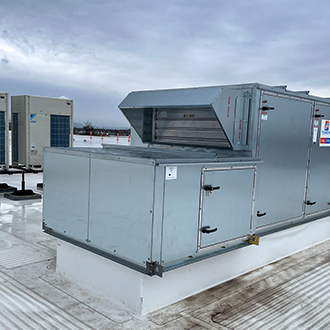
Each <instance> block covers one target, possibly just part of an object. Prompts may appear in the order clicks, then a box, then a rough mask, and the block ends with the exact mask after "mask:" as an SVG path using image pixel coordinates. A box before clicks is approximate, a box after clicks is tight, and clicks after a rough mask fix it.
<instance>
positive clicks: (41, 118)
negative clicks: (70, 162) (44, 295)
mask: <svg viewBox="0 0 330 330" xmlns="http://www.w3.org/2000/svg"><path fill="white" fill-rule="evenodd" d="M11 118H12V164H13V166H24V167H26V168H27V169H38V168H39V169H40V168H42V167H43V147H71V146H72V141H73V100H68V99H60V98H49V97H39V96H30V95H21V96H12V97H11Z"/></svg>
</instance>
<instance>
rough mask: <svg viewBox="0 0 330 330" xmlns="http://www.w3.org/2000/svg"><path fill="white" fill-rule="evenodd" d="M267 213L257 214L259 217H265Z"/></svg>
mask: <svg viewBox="0 0 330 330" xmlns="http://www.w3.org/2000/svg"><path fill="white" fill-rule="evenodd" d="M266 214H267V213H266V212H264V213H260V212H259V211H258V212H257V217H263V216H265V215H266Z"/></svg>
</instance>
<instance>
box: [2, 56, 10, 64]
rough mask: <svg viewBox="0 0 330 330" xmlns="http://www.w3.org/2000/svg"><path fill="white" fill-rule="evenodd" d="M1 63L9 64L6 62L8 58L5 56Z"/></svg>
mask: <svg viewBox="0 0 330 330" xmlns="http://www.w3.org/2000/svg"><path fill="white" fill-rule="evenodd" d="M1 62H2V63H3V64H8V63H9V60H8V58H7V56H6V55H5V56H4V57H3V58H2V59H1Z"/></svg>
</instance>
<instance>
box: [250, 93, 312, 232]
mask: <svg viewBox="0 0 330 330" xmlns="http://www.w3.org/2000/svg"><path fill="white" fill-rule="evenodd" d="M267 109H268V110H267ZM311 111H312V104H311V102H304V101H303V100H296V99H288V98H284V97H280V96H272V95H267V94H266V93H265V94H264V95H263V103H262V108H261V109H260V142H259V154H258V156H259V157H260V158H261V160H262V161H263V163H262V164H260V166H258V180H257V197H256V208H255V209H256V213H257V214H258V216H257V227H264V226H268V225H273V224H275V223H278V222H281V221H284V220H288V219H292V218H300V217H302V216H303V200H304V194H305V186H306V172H307V163H308V146H309V141H310V130H311Z"/></svg>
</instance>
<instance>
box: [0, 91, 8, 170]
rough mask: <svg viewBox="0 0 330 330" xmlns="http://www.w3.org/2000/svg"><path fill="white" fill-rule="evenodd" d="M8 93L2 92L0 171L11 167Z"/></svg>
mask: <svg viewBox="0 0 330 330" xmlns="http://www.w3.org/2000/svg"><path fill="white" fill-rule="evenodd" d="M8 97H9V96H8V93H1V92H0V169H1V170H7V169H8V167H9V158H8V145H9V144H8V143H9V142H8V136H9V135H8V132H9V111H8Z"/></svg>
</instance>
